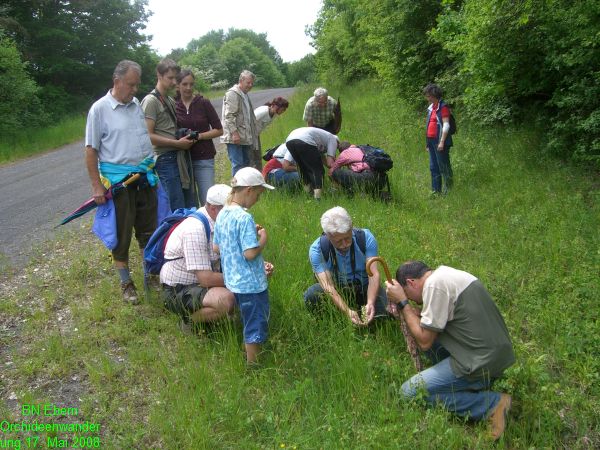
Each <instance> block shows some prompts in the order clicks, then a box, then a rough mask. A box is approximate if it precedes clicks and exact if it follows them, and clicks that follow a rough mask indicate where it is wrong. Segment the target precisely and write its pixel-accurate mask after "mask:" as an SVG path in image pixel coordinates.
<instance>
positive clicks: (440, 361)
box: [402, 342, 500, 420]
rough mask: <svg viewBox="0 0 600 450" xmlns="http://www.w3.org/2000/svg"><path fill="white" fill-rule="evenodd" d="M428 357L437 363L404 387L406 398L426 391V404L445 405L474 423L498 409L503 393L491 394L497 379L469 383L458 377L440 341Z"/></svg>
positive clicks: (449, 409) (429, 352) (415, 376)
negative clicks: (421, 389) (423, 390)
mask: <svg viewBox="0 0 600 450" xmlns="http://www.w3.org/2000/svg"><path fill="white" fill-rule="evenodd" d="M426 354H427V355H428V356H429V357H430V359H431V360H432V362H434V363H436V364H435V365H433V366H431V367H429V368H428V369H425V370H423V371H422V372H419V373H418V374H416V375H414V376H413V377H412V378H410V379H409V380H408V381H406V382H405V383H404V384H403V385H402V392H403V394H404V396H405V397H406V398H413V397H415V396H416V395H417V392H418V391H419V388H424V389H425V390H426V391H427V396H426V397H425V401H427V403H428V404H429V405H431V406H434V405H441V406H443V407H444V408H445V409H447V410H448V411H450V412H453V413H454V414H456V415H458V416H461V417H468V418H469V419H471V420H482V419H485V418H486V417H487V416H488V415H489V412H491V411H493V410H494V408H495V407H496V405H497V404H498V401H499V400H500V394H499V393H498V392H492V391H490V387H491V385H492V383H493V381H494V380H493V379H489V380H483V379H478V380H469V379H467V378H465V377H459V376H456V375H455V374H454V372H453V371H452V368H451V367H450V354H449V353H448V351H447V350H446V349H445V348H444V347H442V346H441V345H440V344H438V343H437V342H435V343H434V344H433V346H432V348H431V349H430V350H429V351H428V352H426Z"/></svg>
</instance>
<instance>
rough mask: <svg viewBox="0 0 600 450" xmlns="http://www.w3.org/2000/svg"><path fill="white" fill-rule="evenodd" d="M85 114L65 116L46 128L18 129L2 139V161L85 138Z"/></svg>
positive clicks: (0, 143)
mask: <svg viewBox="0 0 600 450" xmlns="http://www.w3.org/2000/svg"><path fill="white" fill-rule="evenodd" d="M84 134H85V115H77V116H72V117H68V118H65V119H63V120H61V121H60V122H58V123H56V124H55V125H52V126H49V127H44V128H31V129H26V130H18V131H17V133H16V134H15V135H14V136H3V137H2V141H0V163H4V162H8V161H15V160H17V159H21V158H25V157H28V156H32V155H35V154H38V153H41V152H45V151H47V150H50V149H54V148H57V147H60V146H61V145H65V144H70V143H72V142H75V141H78V140H80V139H83V136H84Z"/></svg>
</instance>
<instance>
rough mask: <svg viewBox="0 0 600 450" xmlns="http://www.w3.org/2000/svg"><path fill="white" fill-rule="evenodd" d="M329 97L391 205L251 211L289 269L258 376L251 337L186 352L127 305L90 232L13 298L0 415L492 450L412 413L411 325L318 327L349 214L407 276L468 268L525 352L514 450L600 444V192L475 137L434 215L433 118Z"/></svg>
mask: <svg viewBox="0 0 600 450" xmlns="http://www.w3.org/2000/svg"><path fill="white" fill-rule="evenodd" d="M331 91H332V94H333V95H334V96H336V97H337V96H338V95H339V96H341V98H342V102H343V109H344V124H343V132H342V133H341V138H342V139H347V140H350V141H352V142H355V143H370V144H373V145H378V146H380V147H383V148H384V149H386V150H387V151H388V152H389V153H390V154H391V155H392V156H393V158H394V161H395V166H394V169H393V170H392V171H391V172H390V176H391V183H392V190H393V197H394V198H393V201H392V202H391V203H389V204H384V203H379V202H377V203H373V202H372V201H371V200H370V199H369V198H367V197H362V196H360V195H357V196H355V197H354V198H348V197H346V196H344V195H343V194H341V193H340V192H333V191H332V190H331V186H330V185H328V184H327V185H326V187H325V195H324V198H323V200H322V201H321V202H320V203H316V202H314V201H313V200H311V199H310V198H309V197H308V196H305V195H304V194H297V195H296V196H291V195H289V194H285V193H284V192H279V191H274V192H268V193H265V194H264V195H263V196H262V197H261V200H260V201H259V203H258V204H257V205H256V206H255V207H253V209H252V213H253V215H254V216H255V218H256V221H257V222H258V223H261V224H262V225H264V226H265V228H266V229H267V231H268V234H269V242H268V244H267V248H266V250H265V259H267V260H269V261H271V262H273V263H274V265H275V273H274V275H273V277H272V278H271V280H270V286H269V290H270V298H271V307H272V314H271V320H270V338H269V342H268V345H266V347H265V353H264V355H263V359H262V360H263V363H264V366H263V368H262V369H260V370H254V371H248V370H246V368H245V364H244V356H243V346H242V336H241V326H240V324H239V322H238V321H234V322H229V323H223V324H220V325H215V326H210V327H205V328H204V329H203V330H201V332H200V334H199V336H188V335H184V334H182V333H181V332H180V331H179V329H178V328H177V325H176V324H177V318H176V317H175V316H174V315H172V314H170V313H168V312H166V311H165V310H164V309H163V308H162V307H161V304H160V301H159V299H158V298H157V296H156V295H151V296H149V297H148V298H147V299H146V301H145V302H143V303H142V304H141V305H139V306H130V305H126V304H124V303H123V301H122V300H121V298H120V292H119V287H118V283H117V277H116V275H115V274H114V272H113V270H112V268H111V262H110V259H109V257H108V253H107V251H106V249H104V248H103V247H102V246H101V244H100V243H99V242H97V240H96V238H94V237H93V236H92V235H91V233H89V232H88V231H87V227H85V228H82V229H78V230H75V231H71V232H65V233H64V235H62V237H60V238H59V239H57V240H56V241H55V242H53V243H50V244H49V248H48V249H45V250H44V254H43V255H39V256H38V258H36V260H35V261H34V262H32V264H31V266H30V267H28V268H27V269H26V270H25V271H24V273H22V274H17V275H15V278H14V279H11V280H9V281H8V282H6V283H3V285H2V287H1V289H2V291H1V295H0V298H2V299H6V300H2V302H0V311H2V314H1V315H0V325H1V328H0V329H2V330H12V331H11V333H5V334H4V335H3V337H2V344H3V346H2V348H3V349H4V350H2V352H3V353H2V354H3V356H4V357H5V360H6V361H7V362H10V363H11V364H10V365H7V366H4V367H3V368H2V380H3V383H4V384H3V386H2V388H1V390H2V393H3V394H6V395H2V398H3V399H4V400H3V402H0V411H2V412H3V417H2V418H4V414H9V415H10V416H11V418H12V419H14V420H21V419H22V416H21V410H20V409H19V408H20V406H21V405H23V404H25V403H33V404H37V403H47V402H53V403H56V404H58V405H60V406H61V407H76V408H78V410H79V415H78V416H77V418H76V421H78V422H82V421H85V420H87V421H90V422H93V423H99V424H100V425H101V427H100V432H99V433H98V436H99V437H100V439H101V441H102V444H103V445H104V446H106V447H107V448H298V449H299V448H398V447H400V448H410V447H413V448H423V447H424V446H426V447H427V448H482V447H487V446H488V445H489V441H487V438H486V427H485V424H482V423H479V424H472V423H468V422H463V421H462V420H459V419H456V418H454V417H453V416H451V415H449V414H447V413H446V412H444V411H442V410H440V409H427V408H425V407H424V406H423V403H422V402H421V401H416V402H405V401H403V400H401V399H400V396H399V390H400V386H401V384H402V383H403V382H404V381H405V380H406V379H407V378H408V377H410V376H411V375H412V374H413V373H414V369H413V366H412V363H411V361H410V357H409V355H408V353H407V351H406V347H405V344H404V341H403V338H402V335H401V332H400V331H399V329H398V326H397V324H395V323H393V322H385V323H382V324H381V325H380V326H379V327H377V328H375V329H372V330H357V329H355V328H353V327H352V326H351V325H350V324H349V322H348V321H346V320H344V319H343V318H342V317H341V316H340V315H339V314H337V313H336V311H334V310H333V309H331V310H330V311H329V313H326V314H325V315H324V316H323V317H322V318H319V319H316V318H314V317H312V316H310V315H309V314H307V312H306V311H305V309H304V306H303V300H302V293H303V291H304V290H305V289H306V288H307V287H308V286H309V285H310V284H311V283H313V279H314V278H313V276H312V273H311V270H310V266H309V263H308V256H307V255H308V246H309V245H310V243H311V242H312V241H313V240H314V239H315V238H316V237H317V236H318V235H319V234H320V227H319V218H320V216H321V214H322V213H323V212H324V211H325V210H326V209H328V208H330V207H332V206H335V205H342V206H344V207H346V208H347V209H348V211H349V212H350V214H351V215H352V217H353V218H354V219H355V224H356V225H357V226H361V227H368V228H369V229H371V230H372V231H373V233H374V234H375V236H376V237H377V238H378V241H379V248H380V254H381V255H382V256H383V257H384V258H385V259H386V260H387V261H388V262H389V263H390V266H391V267H392V268H393V269H395V268H396V267H397V265H398V264H400V263H401V262H402V261H404V260H406V259H411V258H418V259H422V260H425V261H426V262H428V263H429V264H431V265H433V266H437V265H440V264H447V265H450V266H454V267H457V268H460V269H464V270H467V271H469V272H471V273H473V274H474V275H476V276H477V277H479V278H480V279H481V280H482V282H483V283H484V284H485V285H486V286H487V287H488V288H489V290H490V292H491V293H492V295H493V297H494V299H495V300H496V302H497V303H498V306H499V308H500V310H501V312H502V314H503V315H504V317H505V319H506V322H507V325H508V328H509V331H510V334H511V336H512V338H513V342H514V345H515V349H516V353H517V363H516V364H515V365H514V366H513V367H512V368H510V369H509V370H508V371H507V372H506V374H505V376H504V377H503V378H502V379H501V380H499V382H498V383H497V385H496V387H497V388H498V389H500V390H503V391H505V392H509V393H510V394H511V395H512V396H513V398H514V407H513V410H512V412H511V420H510V422H509V425H508V428H507V432H506V434H505V437H504V438H503V441H501V442H500V444H499V446H500V447H502V446H505V447H507V448H593V447H598V446H600V432H599V426H598V417H600V407H599V405H600V392H599V388H598V386H600V383H599V381H600V380H599V379H598V378H599V375H598V374H599V373H600V367H599V365H600V363H599V362H598V361H599V360H600V359H599V356H600V355H599V354H598V349H599V348H600V338H599V336H598V317H599V306H598V302H597V292H598V287H599V286H598V267H599V264H598V263H599V257H600V252H599V248H600V247H599V245H598V244H599V235H598V223H599V220H598V219H599V212H600V211H599V207H598V190H597V189H596V187H595V184H594V183H595V180H594V179H592V178H591V177H587V176H582V175H581V174H579V173H577V171H576V170H574V169H572V168H571V167H568V166H565V165H562V164H559V163H557V162H556V161H554V160H541V159H540V158H539V153H537V152H535V151H533V148H534V147H535V146H536V145H538V144H537V143H538V136H537V135H536V133H535V132H533V131H531V130H529V131H518V130H517V131H507V130H506V129H502V128H497V129H489V128H488V129H485V130H481V129H478V128H470V127H469V126H468V124H465V123H462V124H461V129H460V130H461V131H460V134H458V135H457V136H456V140H455V142H456V145H455V148H453V150H452V161H453V164H454V172H455V179H456V181H455V187H454V190H453V191H452V192H451V193H450V195H448V196H447V197H442V198H434V199H432V198H430V196H429V184H430V175H429V168H428V167H429V166H428V155H427V153H426V152H425V150H424V142H423V140H424V139H423V130H422V127H423V122H424V119H423V116H424V111H418V112H416V113H415V111H413V110H410V109H408V108H406V107H405V106H404V105H402V104H400V103H395V102H390V101H389V96H388V95H387V94H386V93H385V92H384V91H382V90H380V89H379V87H378V86H375V85H369V84H366V83H363V84H359V85H357V86H355V87H350V88H343V89H340V90H337V89H335V88H332V89H331ZM308 95H309V91H308V90H306V91H304V92H301V93H300V94H298V95H297V96H296V97H294V98H293V99H292V104H291V106H290V109H289V110H288V112H286V114H285V115H283V116H282V117H280V118H278V119H277V120H276V121H275V122H274V123H273V125H272V127H270V128H269V129H268V131H267V132H266V133H265V135H264V136H263V139H262V140H263V144H264V145H265V148H266V146H270V145H274V144H275V143H279V142H281V141H282V140H283V139H285V136H287V133H289V131H290V130H291V129H292V128H295V127H298V126H302V122H301V110H302V107H303V104H304V101H305V98H306V96H308ZM221 152H222V150H221ZM219 158H220V159H219V160H220V161H224V159H223V155H222V153H221V154H220V157H219ZM225 166H226V164H225ZM220 170H221V172H220V178H221V181H225V180H227V179H228V176H227V174H228V173H229V172H228V170H227V169H220ZM131 250H132V251H131V255H132V262H131V267H132V268H133V270H134V278H135V281H136V283H137V284H138V286H141V264H140V260H139V253H138V252H137V251H136V249H135V244H133V245H132V249H131ZM15 286H16V287H15ZM9 287H10V288H9ZM4 336H6V337H4ZM53 420H56V419H53ZM63 420H64V421H66V422H68V421H71V422H72V421H73V420H74V419H73V418H72V417H71V418H69V417H65V418H63ZM59 436H60V434H59Z"/></svg>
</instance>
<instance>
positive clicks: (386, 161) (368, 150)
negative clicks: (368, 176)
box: [358, 144, 394, 172]
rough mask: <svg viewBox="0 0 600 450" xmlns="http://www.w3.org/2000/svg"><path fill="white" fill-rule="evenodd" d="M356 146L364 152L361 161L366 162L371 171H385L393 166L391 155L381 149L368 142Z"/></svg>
mask: <svg viewBox="0 0 600 450" xmlns="http://www.w3.org/2000/svg"><path fill="white" fill-rule="evenodd" d="M358 147H359V148H360V149H361V150H362V152H363V153H364V156H363V162H365V163H367V164H368V166H369V168H370V169H371V170H372V171H373V172H387V171H388V170H390V169H391V168H392V167H394V161H392V157H391V156H390V155H388V154H387V153H386V152H385V151H383V150H382V149H380V148H378V147H373V146H372V145H369V144H366V145H359V146H358Z"/></svg>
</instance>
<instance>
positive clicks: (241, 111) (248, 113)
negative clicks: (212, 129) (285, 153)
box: [221, 70, 262, 176]
mask: <svg viewBox="0 0 600 450" xmlns="http://www.w3.org/2000/svg"><path fill="white" fill-rule="evenodd" d="M255 79H256V76H255V75H254V74H253V73H252V72H250V71H249V70H244V71H242V73H241V74H240V78H239V82H238V84H236V85H234V86H232V87H231V88H230V89H229V90H228V91H227V92H226V93H225V97H224V98H223V112H222V115H221V119H222V122H223V136H222V137H221V142H223V143H224V144H227V154H228V156H229V160H230V161H231V175H232V176H234V175H235V173H236V172H237V171H238V170H240V169H241V168H242V167H254V168H256V169H258V170H261V169H262V164H261V162H260V151H259V150H258V133H257V130H256V117H255V116H254V108H253V107H252V102H251V101H250V97H249V96H248V92H250V89H252V86H254V80H255ZM254 153H257V154H256V155H255V154H254Z"/></svg>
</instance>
